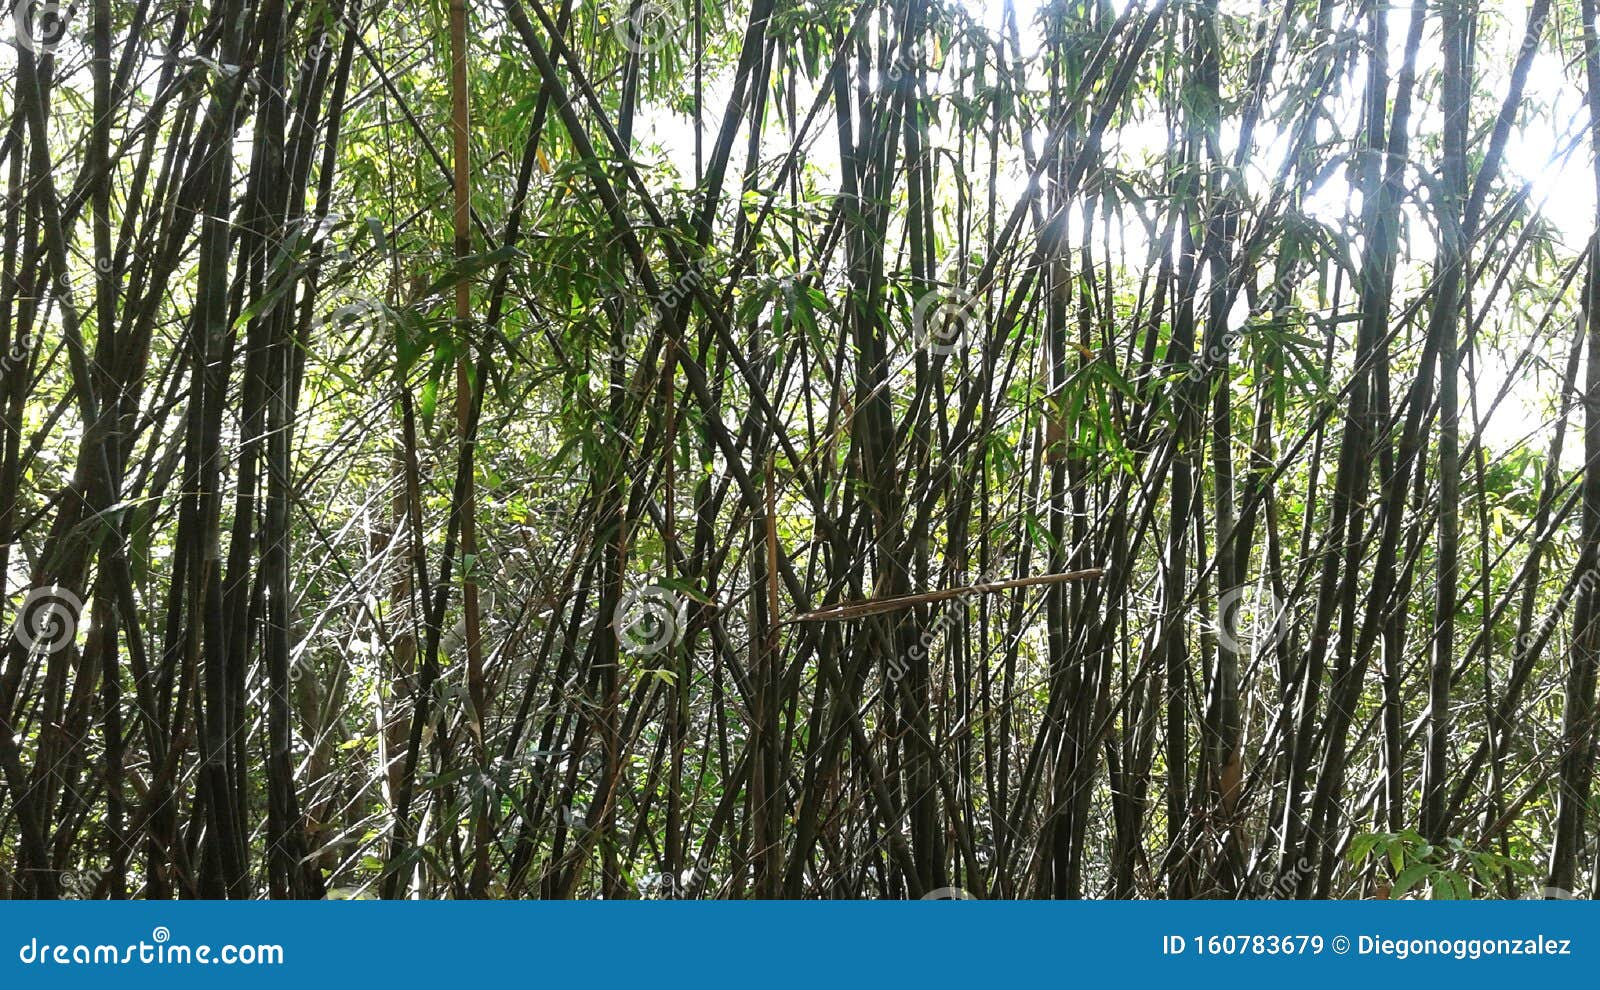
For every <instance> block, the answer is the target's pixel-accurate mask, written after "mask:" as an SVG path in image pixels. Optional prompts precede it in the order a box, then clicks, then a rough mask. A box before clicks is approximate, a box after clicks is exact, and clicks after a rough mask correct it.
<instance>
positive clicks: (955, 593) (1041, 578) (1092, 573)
mask: <svg viewBox="0 0 1600 990" xmlns="http://www.w3.org/2000/svg"><path fill="white" fill-rule="evenodd" d="M1105 572H1106V571H1105V568H1103V567H1091V568H1088V569H1087V570H1082V571H1064V572H1062V573H1060V574H1035V575H1033V576H1032V577H1025V578H1013V579H1012V580H1010V581H991V582H989V583H987V584H969V585H967V586H966V587H962V588H945V589H943V590H941V591H925V592H923V593H921V594H917V595H898V596H896V597H894V598H866V599H863V600H861V601H856V602H843V603H841V604H838V605H830V606H828V607H827V608H822V609H817V610H816V611H815V612H807V613H806V614H804V615H798V616H795V617H794V618H793V619H790V620H789V621H790V622H835V621H842V620H845V619H859V618H861V617H862V616H864V615H877V614H878V613H880V612H895V611H898V610H900V609H903V608H912V607H914V606H917V605H927V604H929V603H931V602H942V601H947V600H949V599H951V598H961V597H964V596H966V595H989V594H993V593H995V592H997V591H1010V590H1011V589H1013V588H1031V587H1033V586H1034V585H1039V584H1060V583H1061V582H1062V581H1092V580H1094V579H1095V578H1098V577H1100V576H1101V575H1102V574H1104V573H1105Z"/></svg>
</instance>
